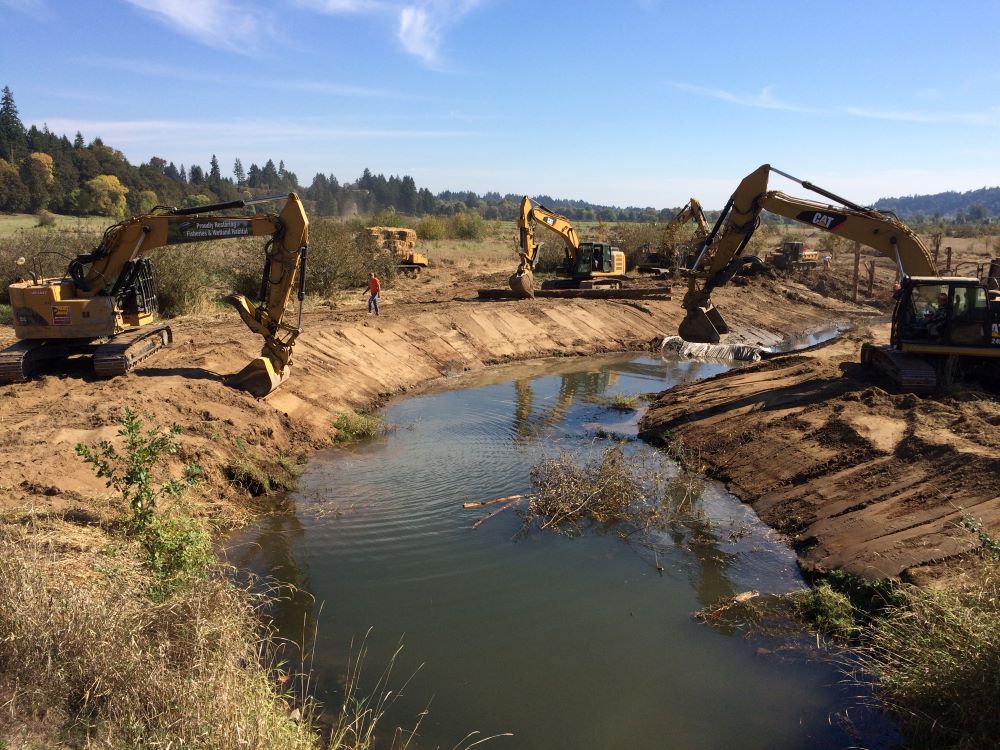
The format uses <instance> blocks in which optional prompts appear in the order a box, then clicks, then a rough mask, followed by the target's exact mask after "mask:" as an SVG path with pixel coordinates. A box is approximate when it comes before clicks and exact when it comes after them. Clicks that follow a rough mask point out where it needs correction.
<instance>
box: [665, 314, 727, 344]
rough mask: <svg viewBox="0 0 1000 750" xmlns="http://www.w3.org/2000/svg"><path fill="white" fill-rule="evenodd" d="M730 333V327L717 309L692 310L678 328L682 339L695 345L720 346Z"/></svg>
mask: <svg viewBox="0 0 1000 750" xmlns="http://www.w3.org/2000/svg"><path fill="white" fill-rule="evenodd" d="M728 332H729V326H728V325H726V321H725V319H724V318H723V317H722V314H721V313H720V312H719V311H718V309H716V308H715V307H708V308H705V307H693V308H691V309H690V310H688V312H687V315H685V316H684V320H682V321H681V324H680V325H679V326H678V327H677V333H678V334H679V335H680V337H681V338H682V339H684V340H685V341H690V342H691V343H694V344H718V343H719V342H720V341H722V334H724V333H728Z"/></svg>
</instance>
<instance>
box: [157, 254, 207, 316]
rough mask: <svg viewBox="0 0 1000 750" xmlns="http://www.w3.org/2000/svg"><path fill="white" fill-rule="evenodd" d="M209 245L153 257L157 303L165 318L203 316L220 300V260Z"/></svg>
mask: <svg viewBox="0 0 1000 750" xmlns="http://www.w3.org/2000/svg"><path fill="white" fill-rule="evenodd" d="M208 244H209V243H196V244H191V245H177V246H175V247H171V248H167V249H166V250H165V251H161V252H159V253H157V254H155V255H154V256H153V273H154V278H155V280H156V299H157V302H158V303H159V309H160V314H161V315H163V316H164V317H167V318H172V317H175V316H177V315H189V314H191V313H195V312H199V311H201V310H204V309H205V308H206V307H207V306H208V305H210V304H211V302H212V300H214V299H215V298H216V297H218V296H219V289H218V287H217V284H218V281H217V277H216V270H217V269H216V266H217V263H216V262H215V261H216V259H217V258H218V256H217V255H215V254H214V253H213V252H212V251H211V250H208ZM212 244H218V243H212Z"/></svg>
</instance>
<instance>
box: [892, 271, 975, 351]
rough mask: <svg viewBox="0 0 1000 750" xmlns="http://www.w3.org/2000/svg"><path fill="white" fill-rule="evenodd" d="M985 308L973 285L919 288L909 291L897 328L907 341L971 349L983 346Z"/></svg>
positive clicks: (933, 285)
mask: <svg viewBox="0 0 1000 750" xmlns="http://www.w3.org/2000/svg"><path fill="white" fill-rule="evenodd" d="M988 315H989V308H988V305H987V300H986V290H985V289H983V288H982V287H981V286H978V285H975V284H954V285H949V284H920V285H918V286H914V287H913V288H912V289H911V291H910V299H909V302H908V303H907V304H906V305H904V306H903V308H902V313H901V315H900V320H899V324H900V326H901V328H900V332H901V333H902V337H903V338H904V339H906V340H910V341H929V342H933V343H940V344H958V345H961V344H967V345H974V344H979V343H981V342H983V340H984V339H985V336H986V333H985V332H986V323H987V318H988Z"/></svg>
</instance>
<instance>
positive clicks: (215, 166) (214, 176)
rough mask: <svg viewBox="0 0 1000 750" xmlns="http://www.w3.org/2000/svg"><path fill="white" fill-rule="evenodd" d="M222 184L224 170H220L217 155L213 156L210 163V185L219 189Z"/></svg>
mask: <svg viewBox="0 0 1000 750" xmlns="http://www.w3.org/2000/svg"><path fill="white" fill-rule="evenodd" d="M221 182H222V170H220V169H219V160H218V159H216V158H215V154H212V161H210V162H209V168H208V184H209V185H211V186H212V187H213V188H217V187H219V184H220V183H221Z"/></svg>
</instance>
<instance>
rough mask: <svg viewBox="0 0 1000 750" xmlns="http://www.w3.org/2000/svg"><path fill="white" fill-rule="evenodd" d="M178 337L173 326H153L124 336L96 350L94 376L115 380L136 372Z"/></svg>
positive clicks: (120, 335)
mask: <svg viewBox="0 0 1000 750" xmlns="http://www.w3.org/2000/svg"><path fill="white" fill-rule="evenodd" d="M173 341H174V334H173V332H172V331H171V330H170V326H153V327H150V328H140V329H138V330H136V331H129V332H127V333H122V334H119V335H117V336H115V337H114V338H112V339H111V340H110V341H108V343H106V344H101V345H100V346H98V347H96V348H95V349H94V374H95V375H96V376H97V377H99V378H114V377H117V376H118V375H124V374H125V373H127V372H128V371H129V370H132V369H133V368H134V367H135V366H136V365H137V364H138V363H139V362H141V361H142V360H144V359H146V357H149V356H150V355H152V354H155V353H156V352H158V351H159V350H160V349H163V348H165V347H168V346H170V345H171V344H172V343H173Z"/></svg>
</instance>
